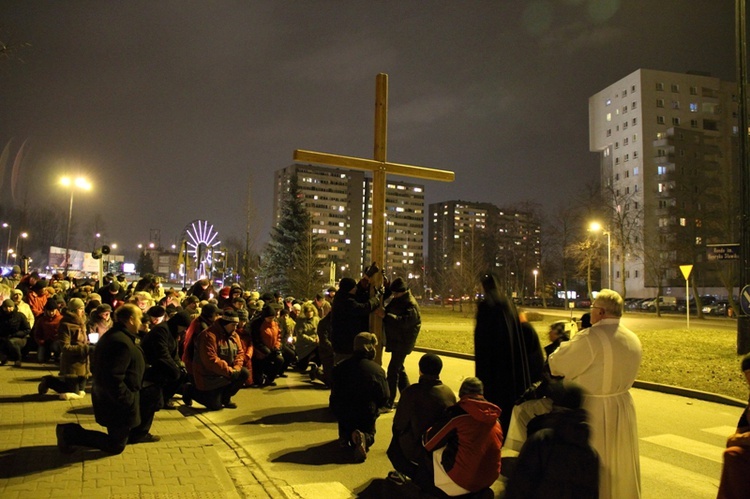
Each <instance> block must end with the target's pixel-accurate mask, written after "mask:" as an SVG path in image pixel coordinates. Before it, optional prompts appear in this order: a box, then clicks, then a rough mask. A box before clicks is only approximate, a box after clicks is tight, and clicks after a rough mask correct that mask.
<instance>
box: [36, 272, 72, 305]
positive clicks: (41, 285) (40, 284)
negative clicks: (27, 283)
mask: <svg viewBox="0 0 750 499" xmlns="http://www.w3.org/2000/svg"><path fill="white" fill-rule="evenodd" d="M46 287H47V281H45V280H44V279H40V280H38V281H37V282H35V283H34V285H33V286H32V287H31V289H32V290H34V291H41V290H43V289H44V288H46ZM81 308H83V307H81Z"/></svg>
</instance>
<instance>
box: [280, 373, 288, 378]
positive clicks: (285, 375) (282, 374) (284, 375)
mask: <svg viewBox="0 0 750 499" xmlns="http://www.w3.org/2000/svg"><path fill="white" fill-rule="evenodd" d="M277 377H278V378H288V377H289V375H288V374H287V373H281V374H279V375H278V376H277Z"/></svg>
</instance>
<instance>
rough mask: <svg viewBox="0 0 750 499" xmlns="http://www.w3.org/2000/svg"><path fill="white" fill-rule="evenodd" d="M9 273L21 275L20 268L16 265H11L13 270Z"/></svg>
mask: <svg viewBox="0 0 750 499" xmlns="http://www.w3.org/2000/svg"><path fill="white" fill-rule="evenodd" d="M10 273H11V275H12V274H20V273H21V267H19V266H18V265H13V268H12V269H10Z"/></svg>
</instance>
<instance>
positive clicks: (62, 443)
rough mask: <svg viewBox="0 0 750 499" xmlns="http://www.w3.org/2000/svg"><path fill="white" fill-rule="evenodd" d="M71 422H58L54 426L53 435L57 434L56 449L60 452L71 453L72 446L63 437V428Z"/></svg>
mask: <svg viewBox="0 0 750 499" xmlns="http://www.w3.org/2000/svg"><path fill="white" fill-rule="evenodd" d="M69 425H73V423H68V424H59V425H57V426H56V427H55V435H57V450H59V451H60V454H72V453H73V450H74V449H73V446H72V445H70V444H69V443H68V441H67V440H66V439H65V428H66V427H67V426H69Z"/></svg>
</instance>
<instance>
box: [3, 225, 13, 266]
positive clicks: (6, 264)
mask: <svg viewBox="0 0 750 499" xmlns="http://www.w3.org/2000/svg"><path fill="white" fill-rule="evenodd" d="M3 228H4V229H8V249H7V251H6V252H5V266H6V267H7V266H8V256H9V255H10V233H11V231H12V229H13V227H11V226H10V224H9V223H7V222H3Z"/></svg>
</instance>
